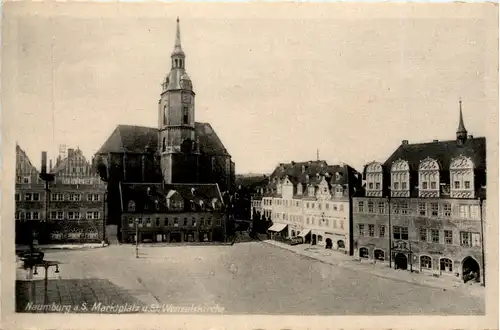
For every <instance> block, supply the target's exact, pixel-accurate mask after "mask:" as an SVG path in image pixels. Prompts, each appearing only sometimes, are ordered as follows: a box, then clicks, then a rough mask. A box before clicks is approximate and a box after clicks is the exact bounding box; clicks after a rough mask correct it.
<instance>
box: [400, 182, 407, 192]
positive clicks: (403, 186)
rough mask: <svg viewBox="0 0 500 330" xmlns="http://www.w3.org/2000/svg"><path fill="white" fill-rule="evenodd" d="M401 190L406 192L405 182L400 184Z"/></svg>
mask: <svg viewBox="0 0 500 330" xmlns="http://www.w3.org/2000/svg"><path fill="white" fill-rule="evenodd" d="M401 189H402V190H406V182H401Z"/></svg>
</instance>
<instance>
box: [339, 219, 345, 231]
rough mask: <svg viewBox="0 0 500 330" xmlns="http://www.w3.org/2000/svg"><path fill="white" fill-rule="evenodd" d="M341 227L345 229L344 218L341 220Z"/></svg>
mask: <svg viewBox="0 0 500 330" xmlns="http://www.w3.org/2000/svg"><path fill="white" fill-rule="evenodd" d="M340 229H344V220H340Z"/></svg>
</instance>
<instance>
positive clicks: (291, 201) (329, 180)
mask: <svg viewBox="0 0 500 330" xmlns="http://www.w3.org/2000/svg"><path fill="white" fill-rule="evenodd" d="M359 189H361V174H360V173H358V172H357V171H356V170H355V169H353V168H352V167H351V166H349V165H346V164H340V165H333V166H330V165H328V164H327V163H326V162H325V161H319V160H318V161H314V162H313V161H309V162H301V163H296V162H291V163H289V164H280V165H279V166H277V167H276V169H275V170H274V171H273V173H272V174H271V176H270V183H269V185H268V186H267V187H266V191H265V193H264V195H263V198H262V209H263V213H264V214H265V215H266V217H267V216H270V219H271V221H272V222H273V225H272V227H271V228H269V231H270V232H272V233H273V234H272V235H273V237H275V238H276V237H277V236H281V237H284V238H293V237H302V238H303V240H304V242H306V243H310V244H313V245H316V244H318V245H322V246H324V245H326V246H327V247H330V248H333V249H337V250H340V251H342V252H344V253H347V254H351V253H352V239H351V218H352V210H351V198H352V197H351V196H353V195H354V193H355V192H356V191H358V190H359Z"/></svg>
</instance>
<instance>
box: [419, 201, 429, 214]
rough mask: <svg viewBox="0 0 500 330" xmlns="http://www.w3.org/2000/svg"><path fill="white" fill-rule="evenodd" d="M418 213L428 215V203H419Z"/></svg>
mask: <svg viewBox="0 0 500 330" xmlns="http://www.w3.org/2000/svg"><path fill="white" fill-rule="evenodd" d="M418 214H419V215H422V216H426V215H427V204H425V203H418Z"/></svg>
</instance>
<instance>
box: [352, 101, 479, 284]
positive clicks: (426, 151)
mask: <svg viewBox="0 0 500 330" xmlns="http://www.w3.org/2000/svg"><path fill="white" fill-rule="evenodd" d="M363 177H364V179H365V180H366V184H365V189H364V194H363V195H362V196H355V197H354V198H353V204H354V212H353V214H354V218H353V219H354V228H353V229H354V233H353V238H354V254H355V255H356V256H357V257H359V258H360V259H361V260H370V261H371V262H383V263H386V264H387V265H388V266H390V267H391V268H394V269H403V270H408V271H411V272H421V273H424V274H429V275H432V276H447V277H448V278H450V279H456V280H460V281H461V280H468V279H470V278H472V277H474V278H475V279H476V281H480V280H481V279H482V281H483V283H484V270H485V265H484V237H485V233H484V228H486V226H485V224H484V221H485V213H486V212H485V211H486V139H485V138H483V137H479V138H476V137H473V136H471V135H468V134H467V130H466V129H465V125H464V122H463V117H462V109H461V102H460V118H459V125H458V129H457V132H456V138H455V139H454V140H449V141H437V140H434V141H432V142H429V143H416V144H410V143H408V141H406V140H404V141H403V142H402V144H401V145H400V146H399V147H398V148H397V149H396V150H395V151H394V152H393V153H392V155H390V156H389V157H388V158H387V159H386V161H385V162H383V163H382V162H375V161H373V162H371V163H369V164H367V165H366V166H365V169H364V173H363Z"/></svg>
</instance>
